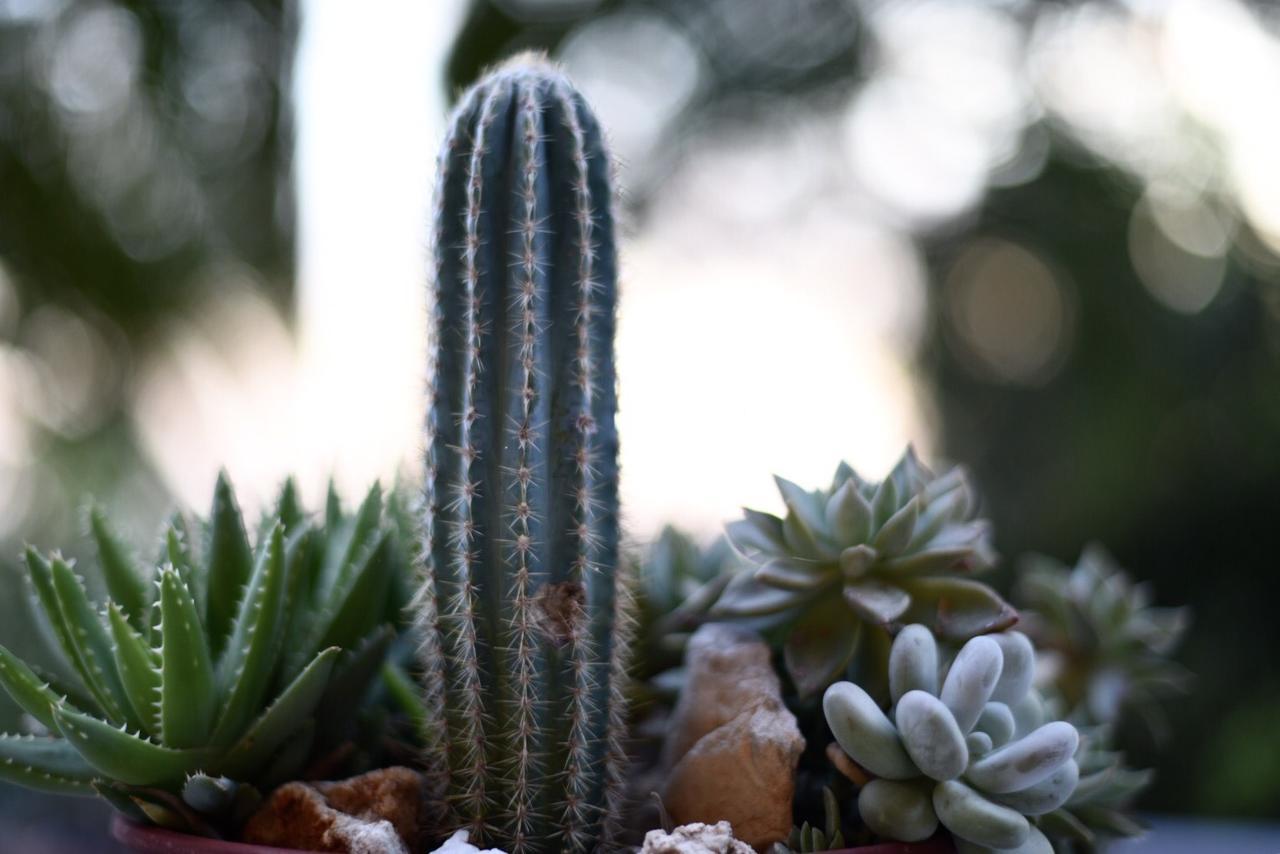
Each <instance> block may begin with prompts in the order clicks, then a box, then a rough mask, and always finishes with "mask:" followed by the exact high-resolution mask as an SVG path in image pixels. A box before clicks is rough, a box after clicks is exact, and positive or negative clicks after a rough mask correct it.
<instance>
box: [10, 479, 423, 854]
mask: <svg viewBox="0 0 1280 854" xmlns="http://www.w3.org/2000/svg"><path fill="white" fill-rule="evenodd" d="M90 529H91V531H92V534H93V539H94V540H95V542H96V546H97V552H98V558H99V560H98V567H97V569H98V575H99V577H98V579H97V580H98V581H100V582H101V586H102V587H105V589H106V592H107V594H108V595H107V597H106V599H105V600H104V601H100V602H99V601H95V600H94V599H93V598H91V596H90V594H89V592H88V589H87V586H86V583H85V579H84V578H82V577H81V576H79V575H77V574H76V572H75V570H74V568H73V562H72V561H69V560H66V559H64V558H63V557H62V556H60V555H59V554H57V553H54V554H53V555H51V556H48V557H46V556H44V555H41V554H39V553H37V552H36V551H35V550H34V549H28V551H27V554H26V564H27V570H28V577H29V580H30V583H31V587H32V589H33V591H34V593H35V600H36V602H37V604H38V606H39V611H40V613H41V615H42V616H43V619H44V622H45V623H46V628H47V629H48V636H49V638H50V639H51V646H52V649H50V650H48V651H47V652H48V656H47V657H49V658H51V659H54V660H57V659H59V658H61V659H63V660H64V662H65V664H66V669H67V670H68V671H69V672H70V673H73V674H74V677H75V678H74V680H73V681H72V683H71V684H67V685H63V684H60V683H59V681H58V680H57V679H56V678H55V677H53V676H50V675H41V674H38V673H37V672H36V670H35V669H34V668H32V667H31V666H29V665H28V664H26V663H25V662H23V661H21V660H19V659H18V658H17V657H16V656H14V655H13V654H12V653H10V652H9V651H8V650H7V649H5V648H3V647H0V686H3V687H4V689H5V690H6V691H7V692H8V693H9V695H10V696H11V697H12V698H13V699H14V700H15V701H16V702H17V704H18V705H19V706H20V707H21V708H22V709H23V710H24V711H26V713H27V714H28V715H30V716H31V718H32V719H33V720H34V721H35V722H37V723H38V724H39V726H38V729H39V730H40V731H41V732H40V734H27V735H3V736H0V760H2V761H0V779H3V780H7V781H10V782H15V783H19V784H21V785H25V786H28V787H31V788H36V789H43V790H46V791H54V792H64V793H71V794H92V793H93V792H94V791H97V792H98V793H100V794H102V795H103V796H104V797H106V798H107V799H108V800H110V801H111V802H112V803H113V804H114V805H116V806H117V807H118V808H120V809H121V810H123V811H125V812H126V813H128V814H129V815H130V816H132V817H134V818H137V819H140V820H151V821H154V822H156V823H160V824H166V825H170V826H177V827H181V828H183V829H185V830H189V831H194V832H199V833H208V834H214V833H216V832H217V828H218V827H219V825H221V824H222V823H224V822H228V821H231V822H233V821H234V816H235V815H236V814H237V812H238V811H239V810H241V809H243V808H246V807H247V806H251V805H252V803H251V801H252V800H253V798H255V797H256V792H257V791H260V790H263V789H265V788H267V787H270V786H272V785H274V784H276V783H279V782H283V781H284V780H287V779H290V778H291V776H292V775H294V774H296V773H297V772H298V771H299V770H300V769H301V768H302V767H303V765H304V764H305V762H306V761H307V759H308V758H309V757H310V756H311V755H312V753H313V749H315V748H319V747H322V746H325V745H326V744H329V743H332V738H333V737H334V736H336V735H340V734H341V733H342V731H343V729H344V726H345V725H346V724H348V723H349V722H350V721H351V716H352V715H353V713H354V712H355V710H356V709H357V708H358V707H359V702H358V701H359V698H360V696H361V695H362V693H363V690H364V687H365V685H366V684H367V683H368V681H369V680H370V679H371V678H372V677H373V676H374V675H376V673H377V671H378V667H379V665H380V663H381V660H382V658H383V655H384V653H385V650H386V647H387V645H388V643H389V641H390V636H391V632H390V629H389V628H380V626H381V624H383V623H384V621H387V620H388V618H389V617H393V616H394V615H393V614H390V613H389V610H390V609H389V607H388V606H389V604H390V591H391V589H392V583H393V576H395V575H396V573H397V572H404V571H406V569H407V567H406V566H405V559H404V557H403V555H402V551H401V549H400V546H399V543H398V542H397V539H396V537H395V532H394V530H393V528H392V526H391V525H390V524H389V523H388V522H387V521H386V520H385V518H384V514H383V510H382V495H381V492H380V490H379V489H378V487H376V486H375V487H374V488H373V490H372V491H371V492H370V493H369V495H368V497H367V498H366V499H365V501H364V503H363V504H362V505H361V506H360V509H359V510H358V511H357V512H356V513H355V515H354V516H349V515H344V514H343V513H342V512H341V509H340V507H339V505H338V502H337V499H336V498H335V497H333V496H332V495H331V497H330V501H329V506H328V510H327V512H326V514H325V516H324V517H323V518H322V519H318V520H312V519H309V518H308V517H307V516H306V514H305V513H304V512H303V510H302V508H301V506H300V505H299V503H298V500H297V494H296V491H295V489H294V487H293V485H292V483H289V484H287V485H286V486H285V489H284V491H283V492H282V494H281V497H280V499H279V502H278V504H277V506H276V509H275V511H274V513H272V514H270V515H268V516H267V518H266V519H265V520H264V521H263V523H262V524H261V525H260V526H259V529H258V536H257V543H256V547H255V546H254V545H251V543H250V538H249V535H248V533H247V532H246V530H245V525H244V521H243V518H242V516H241V513H240V510H239V507H238V506H237V503H236V499H235V496H234V494H233V492H232V489H231V486H230V484H229V482H228V481H227V479H226V478H225V476H224V477H220V478H219V479H218V483H217V486H216V488H215V491H214V497H213V509H212V512H211V514H210V518H209V520H208V521H207V522H196V521H190V520H187V519H186V518H184V517H182V516H175V517H174V519H173V521H172V522H171V523H170V525H169V526H168V529H167V531H166V532H165V536H164V541H163V544H162V548H161V552H162V554H161V558H160V561H159V563H158V566H157V567H156V568H155V569H154V570H148V569H144V567H143V565H142V564H141V563H140V562H139V561H137V560H136V559H135V558H134V557H133V556H132V555H131V554H130V552H129V550H128V549H127V548H126V547H125V545H124V544H123V543H122V542H121V540H120V538H119V537H118V536H117V535H116V534H115V533H114V532H113V531H112V530H111V528H110V526H109V525H108V523H107V520H106V519H105V518H104V517H103V515H102V514H101V513H100V512H98V511H96V510H94V511H91V513H90ZM344 650H345V652H344Z"/></svg>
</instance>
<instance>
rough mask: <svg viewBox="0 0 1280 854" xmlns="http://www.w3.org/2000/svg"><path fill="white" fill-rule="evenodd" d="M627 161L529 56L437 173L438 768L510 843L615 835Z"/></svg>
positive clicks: (505, 70)
mask: <svg viewBox="0 0 1280 854" xmlns="http://www.w3.org/2000/svg"><path fill="white" fill-rule="evenodd" d="M610 168H611V167H610V163H609V159H608V156H607V154H606V151H605V148H604V144H603V141H602V137H601V131H600V127H599V125H598V123H597V122H596V119H595V117H594V116H593V115H592V113H591V111H590V109H589V108H588V107H587V105H586V103H585V102H584V101H583V98H582V96H581V95H580V94H579V93H578V92H577V91H576V90H574V89H573V87H572V86H571V85H570V84H569V82H568V81H567V80H566V79H565V78H564V77H563V76H562V75H561V74H560V73H559V72H558V71H557V70H556V69H554V68H553V67H551V66H550V65H548V64H547V63H546V62H545V61H542V60H539V59H536V58H530V57H521V58H520V59H518V60H516V61H514V62H512V63H509V64H507V65H505V66H503V67H501V68H499V69H497V70H496V71H494V72H493V73H492V74H490V75H489V76H488V77H486V78H485V79H484V80H482V81H481V82H480V83H479V84H477V85H476V86H475V87H473V88H472V89H471V90H470V91H469V92H468V93H467V94H466V95H465V96H464V97H463V99H462V101H461V103H460V105H459V106H458V108H457V110H456V111H455V113H454V115H453V117H452V121H451V123H450V128H449V131H448V135H447V137H446V139H445V142H444V146H443V149H442V152H441V155H440V161H439V172H438V179H437V181H438V182H437V186H436V210H435V226H434V233H433V243H434V253H435V283H434V316H433V344H432V351H433V352H432V360H433V364H432V366H431V368H432V370H431V377H432V380H431V385H430V391H429V394H430V404H431V406H430V411H429V413H428V416H427V422H426V446H427V447H426V461H425V463H426V464H425V468H426V472H425V493H426V496H425V497H426V500H425V505H426V506H425V522H426V524H425V536H426V543H425V548H424V549H423V565H422V567H421V572H422V577H421V584H420V589H419V593H418V597H417V600H416V608H417V616H418V621H419V624H420V628H421V630H422V631H421V635H422V646H421V663H422V668H423V687H424V694H425V698H426V705H427V714H428V723H427V735H428V736H429V743H428V746H427V765H428V768H429V769H430V770H431V771H432V772H433V773H434V774H435V775H436V777H435V779H436V781H437V783H438V785H439V786H440V788H441V792H442V794H444V795H446V797H447V802H448V804H449V807H450V809H451V811H452V812H453V813H454V817H455V820H456V821H457V822H458V823H459V824H461V825H462V826H465V827H468V828H469V829H470V830H471V831H472V839H473V841H478V839H483V840H485V841H486V843H488V844H496V845H500V846H501V847H503V848H506V849H507V850H510V851H513V852H523V851H545V850H553V849H555V850H559V849H563V850H572V851H582V850H590V849H593V848H595V847H596V846H597V845H600V844H607V842H608V837H609V834H610V827H611V825H612V824H613V817H614V815H615V814H616V811H617V809H616V808H617V800H618V797H619V792H618V789H619V786H620V783H621V773H622V763H623V753H622V746H621V739H622V734H623V733H622V729H623V722H624V714H625V708H624V706H623V700H622V696H621V687H622V686H621V683H622V680H623V678H624V677H625V659H624V656H625V652H626V646H627V640H628V638H627V637H625V635H626V634H627V633H628V626H629V620H630V618H629V615H628V613H627V606H628V601H629V596H630V592H629V587H628V585H629V582H628V581H627V579H626V578H625V577H622V576H623V575H625V570H623V569H622V568H621V567H620V564H619V560H618V487H617V479H618V478H617V475H618V466H617V451H618V436H617V431H616V428H615V426H614V413H615V410H616V408H617V399H616V392H615V378H614V363H613V337H614V326H615V302H616V296H617V284H616V281H617V280H616V257H615V250H614V229H613V220H612V213H611V191H610Z"/></svg>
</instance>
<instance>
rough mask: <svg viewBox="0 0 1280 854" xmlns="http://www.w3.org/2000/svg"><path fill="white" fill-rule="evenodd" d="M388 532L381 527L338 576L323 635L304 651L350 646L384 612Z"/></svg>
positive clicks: (388, 569)
mask: <svg viewBox="0 0 1280 854" xmlns="http://www.w3.org/2000/svg"><path fill="white" fill-rule="evenodd" d="M394 571H395V564H394V562H393V561H392V560H391V531H390V530H384V531H382V533H381V535H380V536H379V537H378V538H377V539H376V540H374V541H373V542H371V543H369V545H368V546H367V547H366V551H365V553H364V554H362V555H357V556H356V558H355V560H353V561H352V564H351V569H350V570H349V571H348V572H346V573H344V574H343V576H342V577H341V578H340V579H339V581H338V584H337V586H336V587H335V588H334V589H333V592H332V594H331V596H332V599H331V600H330V603H329V608H331V609H333V610H332V613H331V614H326V615H325V616H326V617H327V619H326V620H324V621H323V622H322V623H321V625H322V626H323V627H324V631H323V634H321V635H320V637H319V639H318V641H317V642H316V643H315V644H314V645H312V646H311V648H310V649H308V652H311V651H312V650H315V649H319V648H320V647H326V646H340V647H343V648H347V649H349V648H351V647H354V646H355V645H356V644H357V643H358V642H359V641H360V639H361V638H362V637H364V636H365V635H367V634H369V632H370V631H372V630H373V627H374V626H376V625H377V624H378V622H379V621H380V620H381V619H382V615H383V614H384V613H385V612H386V603H387V594H388V592H389V591H390V590H391V575H392V573H393V572H394Z"/></svg>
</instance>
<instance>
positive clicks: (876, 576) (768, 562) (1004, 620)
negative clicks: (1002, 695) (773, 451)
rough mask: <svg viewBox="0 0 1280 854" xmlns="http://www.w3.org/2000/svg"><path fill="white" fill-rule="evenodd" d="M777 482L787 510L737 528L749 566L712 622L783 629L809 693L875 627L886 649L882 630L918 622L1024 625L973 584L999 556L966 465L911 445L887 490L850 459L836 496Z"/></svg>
mask: <svg viewBox="0 0 1280 854" xmlns="http://www.w3.org/2000/svg"><path fill="white" fill-rule="evenodd" d="M776 480H777V484H778V489H779V491H780V492H781V493H782V498H783V501H784V502H785V503H786V515H785V516H783V517H778V516H774V515H772V514H769V513H761V512H758V511H755V510H746V511H745V514H746V515H745V517H744V518H743V519H740V520H738V521H735V522H733V523H731V524H730V525H729V526H728V529H727V532H728V535H729V539H730V541H731V542H732V543H733V545H734V546H735V547H736V548H737V549H738V551H739V552H740V553H741V554H742V555H743V556H744V557H746V558H747V559H748V560H749V561H750V564H751V566H750V568H749V569H748V570H747V571H744V572H742V573H740V574H739V575H737V576H736V577H734V579H733V580H732V581H730V583H729V584H728V586H727V587H726V589H725V591H724V593H723V594H722V595H721V597H720V599H719V600H718V601H717V603H716V605H715V607H714V608H713V610H712V615H713V616H716V617H720V618H736V619H746V620H750V621H752V622H753V623H754V624H755V625H756V626H757V627H759V628H764V629H770V630H776V631H779V632H781V635H782V637H783V652H784V661H785V664H786V667H787V670H788V672H789V673H790V675H791V677H792V680H793V681H794V682H795V684H796V688H797V690H798V691H799V693H800V694H801V695H802V696H804V695H809V694H813V693H816V692H817V691H819V690H821V689H822V688H824V687H825V686H826V685H828V684H830V682H831V680H832V679H834V678H836V677H837V676H838V674H840V673H841V672H843V671H845V669H846V668H847V667H848V665H849V664H850V662H851V661H852V659H853V656H854V653H855V652H856V651H857V649H858V647H859V643H860V639H861V637H862V636H863V635H865V634H868V633H869V631H868V627H869V629H870V630H871V631H875V632H877V634H878V635H879V637H877V638H874V640H875V641H878V642H879V643H881V644H882V645H883V646H887V635H885V634H884V633H883V631H882V630H883V629H884V628H888V627H896V626H900V625H902V624H904V623H908V622H915V623H925V624H927V625H929V626H930V627H931V628H932V629H933V630H934V631H936V632H937V633H938V634H939V636H941V637H943V638H946V639H948V640H957V641H959V640H965V639H968V638H970V637H973V636H974V635H978V634H983V633H986V632H994V631H1000V630H1001V629H1005V628H1008V627H1009V626H1010V625H1012V624H1013V623H1014V621H1015V620H1016V619H1017V614H1016V613H1015V611H1014V610H1013V608H1012V607H1010V606H1009V605H1008V603H1006V602H1005V601H1004V600H1003V599H1001V598H1000V596H999V595H997V594H996V593H995V591H993V590H992V589H991V588H990V587H988V586H987V585H985V584H982V583H981V582H979V581H975V580H973V579H971V578H967V577H964V576H965V575H968V574H970V573H973V572H977V571H980V570H984V569H987V568H989V567H990V566H992V565H993V564H994V562H995V553H994V551H993V549H992V547H991V542H990V524H989V523H988V522H987V521H986V520H985V519H980V518H976V510H977V501H976V498H975V496H974V493H973V489H972V487H971V486H970V484H969V480H968V477H967V476H966V474H965V472H964V470H963V469H960V468H953V469H950V470H949V471H947V472H945V473H944V474H941V475H934V474H933V473H932V472H931V471H929V469H927V468H925V467H924V466H923V465H922V464H921V463H920V461H919V460H918V459H916V455H915V452H914V451H913V450H912V449H911V448H907V450H906V452H905V453H904V454H903V456H902V458H901V460H899V462H898V463H897V465H895V466H894V468H893V470H892V471H891V472H890V474H889V476H888V477H886V478H885V479H884V480H883V481H881V482H879V483H875V482H873V481H868V480H864V479H862V478H861V477H859V476H858V474H857V473H856V472H855V471H854V470H853V469H852V468H851V467H850V466H849V465H848V464H847V463H841V464H840V466H839V468H837V469H836V474H835V478H834V479H833V480H832V482H831V486H830V487H829V488H827V489H819V490H815V491H812V492H810V491H807V490H805V489H803V488H801V487H799V486H797V485H796V484H794V483H792V482H791V481H788V480H784V479H782V478H777V479H776ZM880 658H881V660H883V650H882V652H881V655H880Z"/></svg>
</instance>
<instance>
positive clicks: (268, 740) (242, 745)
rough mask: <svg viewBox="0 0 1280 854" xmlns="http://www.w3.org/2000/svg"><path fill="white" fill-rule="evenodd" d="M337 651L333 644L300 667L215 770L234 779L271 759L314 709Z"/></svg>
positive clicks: (331, 668)
mask: <svg viewBox="0 0 1280 854" xmlns="http://www.w3.org/2000/svg"><path fill="white" fill-rule="evenodd" d="M339 652H340V650H339V649H338V648H337V647H330V648H329V649H326V650H324V651H323V652H321V653H320V654H319V655H317V656H316V657H315V658H314V659H313V660H312V661H311V663H310V664H308V665H307V666H306V667H305V668H303V670H302V672H301V673H299V674H298V676H297V678H296V679H294V680H293V682H292V683H290V685H289V687H288V688H286V689H285V690H284V693H282V694H281V695H280V696H279V697H277V698H276V700H275V702H273V703H272V704H271V705H270V706H269V707H268V708H267V710H266V711H265V712H263V713H262V715H261V716H259V718H258V719H257V720H256V721H255V722H254V723H253V724H252V725H251V726H250V727H249V729H248V731H247V732H246V733H245V734H244V737H243V738H241V739H240V741H238V742H237V743H236V745H235V746H234V747H232V748H231V750H230V751H228V752H227V753H226V754H225V755H224V756H223V757H222V758H221V759H219V761H218V768H217V771H218V772H219V773H221V774H225V775H226V776H228V777H231V778H233V779H237V780H240V779H246V778H248V777H251V776H253V772H254V771H255V770H257V769H258V768H261V767H262V766H263V765H264V763H266V761H267V760H268V759H270V758H271V755H272V754H273V753H275V751H276V750H277V749H278V748H279V747H280V746H281V745H282V744H283V743H284V741H285V739H287V738H288V737H289V735H290V734H292V733H293V731H294V730H295V729H296V728H297V727H298V726H299V725H300V722H301V721H303V720H306V719H307V718H309V717H311V715H312V714H313V713H314V712H315V709H316V705H317V704H318V703H319V702H320V698H321V697H322V696H323V695H324V690H325V686H326V684H327V683H328V681H329V674H330V673H331V672H332V671H333V664H334V660H335V659H336V658H337V657H338V653H339Z"/></svg>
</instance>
